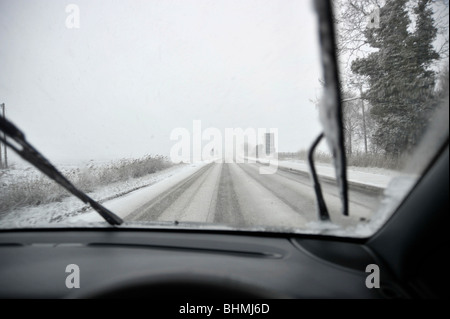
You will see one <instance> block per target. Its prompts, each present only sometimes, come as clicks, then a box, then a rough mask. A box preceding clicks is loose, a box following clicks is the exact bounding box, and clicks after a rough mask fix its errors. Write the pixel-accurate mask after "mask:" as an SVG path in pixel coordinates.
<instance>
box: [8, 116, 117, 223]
mask: <svg viewBox="0 0 450 319" xmlns="http://www.w3.org/2000/svg"><path fill="white" fill-rule="evenodd" d="M0 131H2V132H3V133H5V134H6V136H8V137H9V138H11V139H12V140H13V141H14V142H16V143H17V144H15V143H14V144H13V143H12V141H10V140H8V139H7V138H6V136H2V135H1V134H0V140H1V141H2V142H3V143H5V145H7V146H8V147H10V148H11V149H13V150H14V151H15V152H16V153H17V154H19V156H20V157H22V158H23V159H24V160H26V161H28V162H30V163H31V164H33V165H34V166H35V167H36V168H37V169H39V170H40V171H41V172H42V173H44V174H45V175H47V176H48V177H49V178H51V179H52V180H54V181H55V182H57V183H58V184H59V185H61V186H62V187H64V188H65V189H66V190H67V191H69V192H70V193H72V194H73V195H75V196H76V197H78V198H79V199H81V200H82V201H83V202H84V203H86V204H89V205H90V206H91V207H92V208H93V209H94V210H96V211H97V212H98V213H99V214H100V215H101V216H102V217H103V218H104V219H105V220H106V221H107V222H108V223H109V224H111V225H120V224H122V223H123V220H122V219H121V218H120V217H119V216H117V215H115V214H114V213H113V212H111V211H110V210H109V209H107V208H106V207H104V206H103V205H101V204H100V203H98V202H96V201H95V200H93V199H92V198H90V197H89V196H88V195H86V194H85V193H84V192H82V191H80V190H79V189H77V188H76V187H75V185H73V184H72V183H71V182H70V181H69V180H68V179H67V178H66V177H64V175H63V174H61V173H60V172H59V171H58V170H57V169H56V167H55V166H53V165H52V164H51V163H50V162H49V161H48V160H47V159H46V158H45V157H44V156H43V155H42V154H41V153H39V151H37V150H36V149H35V148H34V147H33V146H31V144H30V143H28V142H27V140H26V138H25V134H24V133H23V132H22V131H21V130H19V129H18V128H17V127H16V126H15V125H14V124H13V123H11V122H10V121H8V120H7V119H6V118H3V117H0Z"/></svg>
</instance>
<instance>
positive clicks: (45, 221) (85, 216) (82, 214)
mask: <svg viewBox="0 0 450 319" xmlns="http://www.w3.org/2000/svg"><path fill="white" fill-rule="evenodd" d="M248 160H250V161H251V160H252V159H250V158H248ZM255 160H256V159H253V161H255ZM269 160H270V161H272V164H274V163H276V164H277V165H278V166H279V167H283V168H288V169H293V170H298V171H302V172H309V166H308V164H307V163H306V162H305V161H301V160H295V161H294V160H290V161H286V160H283V161H276V160H275V159H259V161H261V162H267V161H269ZM273 161H276V162H273ZM206 164H207V163H196V164H182V165H176V166H173V167H171V168H168V169H166V170H163V171H160V172H157V173H154V174H151V175H148V176H144V177H141V178H136V179H132V180H129V181H125V182H118V183H114V184H111V185H108V186H105V187H102V188H99V189H97V190H96V191H94V192H91V193H89V194H88V195H89V196H91V197H92V198H94V199H96V200H98V201H99V202H101V203H102V204H103V205H104V206H105V207H107V208H108V209H110V210H111V211H113V212H114V213H115V214H117V215H118V216H120V217H121V218H125V217H126V216H127V215H129V214H130V213H132V212H133V211H135V210H137V209H139V208H140V207H142V205H144V204H145V203H147V202H148V201H149V200H151V199H153V198H155V197H157V196H158V195H159V194H161V193H163V192H165V191H166V190H168V189H170V188H172V187H173V186H175V185H176V184H178V183H179V182H180V181H182V180H184V179H185V178H186V177H188V176H190V175H192V174H193V173H195V172H196V171H198V170H199V169H200V168H202V167H203V166H204V165H206ZM316 168H317V171H318V174H319V175H321V176H324V177H329V178H334V176H335V173H334V168H333V166H332V165H329V164H322V163H318V164H317V165H316ZM60 169H61V170H62V171H63V172H64V171H68V170H70V169H73V167H70V168H69V167H65V168H60ZM2 174H3V175H2V176H1V185H0V186H2V187H4V186H6V185H7V184H8V183H12V182H14V180H17V179H28V178H31V177H37V176H39V175H40V173H39V172H38V171H36V170H34V169H30V168H25V167H24V168H20V169H19V168H16V169H10V170H8V171H2ZM348 177H349V180H350V182H355V183H361V184H365V185H370V186H373V187H378V188H382V189H384V197H383V199H382V201H381V203H380V206H379V209H378V210H377V211H376V212H374V214H373V215H372V216H371V217H370V218H369V220H368V221H366V222H361V223H360V224H358V225H356V226H351V227H343V226H341V225H336V224H331V223H324V222H320V221H313V222H308V223H306V225H305V228H302V229H287V228H284V229H283V228H280V227H275V228H273V226H271V227H269V226H268V227H266V228H261V227H255V228H252V227H250V228H246V229H245V230H247V231H279V232H293V233H303V234H322V235H333V236H344V237H348V236H352V237H367V236H370V235H372V234H373V233H375V232H376V231H377V230H378V229H379V228H380V227H381V226H382V225H383V224H384V223H385V222H386V220H387V219H388V218H389V217H390V216H391V215H392V213H393V212H394V211H395V210H396V208H397V206H398V205H399V204H400V202H401V200H402V199H403V198H404V196H405V194H407V193H408V192H409V191H410V190H411V188H412V187H413V186H414V184H415V182H416V181H417V176H414V175H406V174H404V173H401V172H398V171H392V170H387V169H381V168H360V167H349V168H348ZM60 221H64V223H63V224H64V227H71V226H73V227H90V226H101V227H109V224H107V223H106V222H105V221H104V220H103V218H102V217H101V216H100V215H99V214H98V213H96V212H94V211H93V210H92V209H90V207H89V206H87V205H85V204H84V203H83V202H81V201H80V200H79V199H77V198H75V197H73V196H69V197H66V198H64V199H63V200H62V201H60V202H53V203H49V204H44V205H39V206H34V207H25V208H20V209H16V210H14V211H12V212H10V213H9V214H8V215H6V216H4V217H3V218H2V219H1V222H0V228H29V227H48V226H49V224H51V225H52V226H56V227H57V225H58V222H60ZM132 226H133V227H136V226H139V225H132ZM154 226H155V225H154ZM180 226H181V227H180ZM216 226H217V227H218V228H217V227H216ZM145 227H152V226H151V225H145ZM156 227H159V228H164V227H173V225H172V224H170V223H168V224H167V225H163V224H161V225H156ZM177 227H178V228H183V227H187V228H189V227H197V228H198V227H199V225H194V226H192V225H191V226H189V225H185V226H183V225H178V226H177ZM205 227H206V228H208V229H210V228H214V229H215V228H217V229H219V228H220V227H222V226H218V225H208V226H205ZM224 229H228V227H224Z"/></svg>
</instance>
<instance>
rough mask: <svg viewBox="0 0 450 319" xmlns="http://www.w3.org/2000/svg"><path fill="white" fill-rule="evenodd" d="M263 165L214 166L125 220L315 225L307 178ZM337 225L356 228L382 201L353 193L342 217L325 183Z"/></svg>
mask: <svg viewBox="0 0 450 319" xmlns="http://www.w3.org/2000/svg"><path fill="white" fill-rule="evenodd" d="M260 167H261V164H256V163H253V164H249V163H245V164H237V163H211V164H207V165H205V166H203V167H202V168H200V169H199V170H197V171H196V172H195V173H193V174H192V175H190V176H188V177H186V178H184V179H183V180H181V181H180V182H178V183H177V184H176V185H174V186H172V187H170V188H169V189H167V190H165V191H163V192H162V193H160V194H158V195H157V196H153V197H152V198H149V200H148V201H147V202H145V203H144V204H143V205H140V207H138V208H136V209H134V210H133V211H132V212H131V213H129V214H127V216H125V220H128V221H179V222H206V223H217V224H224V225H228V226H235V227H255V226H264V227H267V226H269V227H272V226H273V227H279V226H281V227H289V228H291V227H295V228H304V227H305V225H306V224H307V223H308V222H311V221H317V212H316V204H315V195H314V192H313V189H312V187H311V181H310V179H309V177H308V176H305V175H304V174H298V173H295V172H291V171H286V170H281V169H279V170H278V171H277V172H276V173H275V174H268V175H264V174H260V173H259V168H260ZM322 187H323V191H324V196H325V200H326V202H327V205H328V209H329V211H330V216H331V219H332V221H333V222H334V223H338V224H342V225H352V224H356V223H358V222H360V221H361V219H368V218H370V215H371V213H373V211H374V209H375V208H376V205H377V203H378V202H379V199H378V196H379V195H378V194H377V193H376V192H373V190H364V189H351V190H350V216H349V217H345V216H342V214H341V213H340V210H341V202H340V198H339V196H338V190H337V188H336V186H335V185H333V184H332V183H330V181H324V182H323V184H322Z"/></svg>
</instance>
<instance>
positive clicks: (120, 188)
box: [0, 164, 202, 228]
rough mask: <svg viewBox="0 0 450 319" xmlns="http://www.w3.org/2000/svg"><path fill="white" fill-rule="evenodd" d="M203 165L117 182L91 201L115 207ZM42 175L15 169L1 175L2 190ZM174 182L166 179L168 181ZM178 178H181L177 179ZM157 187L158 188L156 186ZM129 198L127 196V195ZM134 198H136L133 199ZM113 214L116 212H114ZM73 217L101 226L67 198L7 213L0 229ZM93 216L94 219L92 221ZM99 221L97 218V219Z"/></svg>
mask: <svg viewBox="0 0 450 319" xmlns="http://www.w3.org/2000/svg"><path fill="white" fill-rule="evenodd" d="M201 165H202V164H189V165H187V164H185V165H175V166H172V167H170V168H168V169H166V170H163V171H159V172H156V173H154V174H150V175H147V176H143V177H140V178H135V179H132V180H128V181H124V182H117V183H113V184H110V185H108V186H105V187H101V188H98V189H96V190H95V191H93V192H90V193H88V195H89V196H90V197H92V198H93V199H95V200H97V201H99V202H100V203H103V202H106V201H108V206H109V204H110V203H114V201H113V199H114V198H118V197H121V198H122V197H127V196H131V195H132V194H134V193H138V194H139V193H140V192H139V191H140V190H143V189H145V188H148V187H151V186H154V185H157V184H158V185H159V184H161V185H164V184H165V183H158V182H161V181H164V180H166V179H167V180H178V179H179V178H181V176H186V175H190V174H192V172H193V171H194V170H196V169H198V168H199V167H200V166H201ZM59 169H60V170H61V171H62V172H65V171H68V170H70V169H73V167H70V168H68V167H64V168H60V167H59ZM41 175H42V174H41V173H40V172H39V171H37V170H35V169H28V168H24V169H23V168H22V169H21V168H16V169H10V170H8V171H4V173H3V175H2V176H1V185H0V186H1V187H5V186H7V185H8V184H9V183H12V182H14V180H17V179H24V180H26V179H30V178H33V177H39V176H41ZM172 176H174V177H176V178H169V177H172ZM178 176H180V177H178ZM158 187H159V186H158ZM126 194H129V195H126ZM133 196H135V195H133ZM113 211H114V212H115V210H113ZM76 216H83V217H82V218H81V219H79V220H78V221H82V220H84V221H86V222H102V223H103V222H104V220H103V218H101V217H100V216H99V215H98V214H97V213H95V212H93V211H92V210H91V209H90V207H89V206H87V205H85V204H84V203H83V202H82V201H80V200H79V199H78V198H76V197H74V196H68V197H66V198H64V199H63V200H61V201H59V202H52V203H48V204H43V205H38V206H30V207H23V208H20V209H16V210H13V211H10V212H8V213H7V214H6V215H4V216H2V217H0V228H22V227H25V228H26V227H37V226H41V227H42V226H48V224H53V223H57V222H60V221H64V222H65V223H66V222H69V223H70V222H71V221H77V219H76V218H75V217H76ZM93 216H95V218H94V217H93ZM97 216H98V217H99V218H98V217H97Z"/></svg>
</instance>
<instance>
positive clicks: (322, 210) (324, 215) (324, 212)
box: [308, 133, 330, 221]
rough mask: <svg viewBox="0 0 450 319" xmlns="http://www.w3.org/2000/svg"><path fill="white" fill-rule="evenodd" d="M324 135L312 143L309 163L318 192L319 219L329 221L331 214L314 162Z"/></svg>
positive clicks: (316, 191)
mask: <svg viewBox="0 0 450 319" xmlns="http://www.w3.org/2000/svg"><path fill="white" fill-rule="evenodd" d="M323 137H324V134H323V133H321V134H320V135H319V136H318V137H317V138H316V140H315V141H314V143H313V144H312V146H311V148H310V149H309V153H308V163H309V168H310V170H311V177H312V179H313V184H314V192H315V193H316V200H317V212H318V214H319V219H320V220H322V221H328V220H330V214H329V213H328V208H327V204H326V203H325V200H324V198H323V193H322V187H321V186H320V181H319V178H318V177H317V173H316V167H315V164H314V151H315V150H316V147H317V145H319V143H320V141H321V140H322V138H323Z"/></svg>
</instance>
